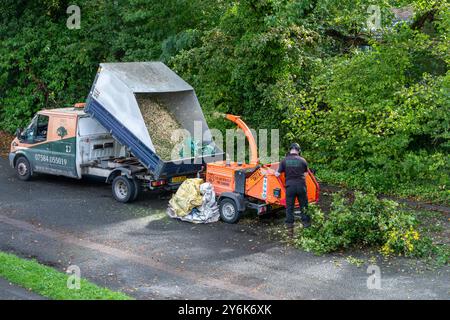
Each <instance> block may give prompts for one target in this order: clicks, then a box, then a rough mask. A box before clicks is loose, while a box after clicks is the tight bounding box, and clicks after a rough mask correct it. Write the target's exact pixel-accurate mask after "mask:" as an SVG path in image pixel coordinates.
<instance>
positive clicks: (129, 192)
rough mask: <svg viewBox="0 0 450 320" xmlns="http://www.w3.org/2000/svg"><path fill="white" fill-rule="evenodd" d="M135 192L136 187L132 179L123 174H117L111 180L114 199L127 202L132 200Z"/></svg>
mask: <svg viewBox="0 0 450 320" xmlns="http://www.w3.org/2000/svg"><path fill="white" fill-rule="evenodd" d="M135 193H136V187H135V185H134V182H133V180H131V179H128V178H127V177H124V176H117V177H115V178H114V180H113V182H112V194H113V197H114V199H116V200H117V201H119V202H122V203H127V202H130V201H133V200H134V199H133V198H134V196H135Z"/></svg>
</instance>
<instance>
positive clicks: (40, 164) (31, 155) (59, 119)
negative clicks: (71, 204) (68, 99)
mask: <svg viewBox="0 0 450 320" xmlns="http://www.w3.org/2000/svg"><path fill="white" fill-rule="evenodd" d="M82 114H83V111H82V110H78V109H76V108H64V109H53V110H42V111H40V112H38V113H37V114H36V115H35V116H34V118H33V119H32V120H31V122H30V124H29V125H28V126H27V127H26V128H25V129H24V130H20V129H18V131H17V133H16V138H15V139H14V140H13V141H12V143H11V152H10V154H9V161H10V164H11V166H12V167H14V168H16V170H17V174H18V177H19V179H21V180H28V179H29V178H30V177H31V176H32V175H33V173H34V172H43V173H49V174H54V175H62V176H68V177H73V178H80V177H81V176H80V173H79V172H78V171H79V170H77V165H76V150H77V145H76V144H77V140H76V133H77V132H76V131H77V123H78V118H79V116H81V115H82Z"/></svg>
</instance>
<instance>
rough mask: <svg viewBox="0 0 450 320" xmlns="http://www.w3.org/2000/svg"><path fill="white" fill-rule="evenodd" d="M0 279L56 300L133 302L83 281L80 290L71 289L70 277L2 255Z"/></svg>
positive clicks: (35, 263)
mask: <svg viewBox="0 0 450 320" xmlns="http://www.w3.org/2000/svg"><path fill="white" fill-rule="evenodd" d="M0 277H3V278H4V279H6V280H8V281H9V282H11V283H14V284H16V285H19V286H21V287H23V288H26V289H28V290H30V291H32V292H34V293H37V294H39V295H41V296H44V297H47V298H50V299H55V300H130V299H132V298H131V297H129V296H127V295H125V294H123V293H120V292H114V291H111V290H109V289H106V288H101V287H99V286H97V285H95V284H93V283H91V282H89V281H87V280H85V279H81V282H80V289H79V290H76V289H68V288H67V279H68V277H69V275H67V274H65V273H62V272H59V271H57V270H55V269H53V268H50V267H47V266H44V265H42V264H40V263H38V262H37V261H35V260H26V259H22V258H19V257H17V256H15V255H13V254H9V253H4V252H0Z"/></svg>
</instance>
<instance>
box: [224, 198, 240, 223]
mask: <svg viewBox="0 0 450 320" xmlns="http://www.w3.org/2000/svg"><path fill="white" fill-rule="evenodd" d="M219 212H220V218H221V219H222V221H223V222H226V223H236V222H238V221H239V219H240V218H241V212H240V211H239V210H238V208H237V206H236V202H235V201H234V200H233V199H230V198H223V199H222V200H220V203H219Z"/></svg>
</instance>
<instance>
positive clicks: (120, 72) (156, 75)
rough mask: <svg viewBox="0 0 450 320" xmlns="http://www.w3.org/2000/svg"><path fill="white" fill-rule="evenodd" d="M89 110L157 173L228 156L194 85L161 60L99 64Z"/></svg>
mask: <svg viewBox="0 0 450 320" xmlns="http://www.w3.org/2000/svg"><path fill="white" fill-rule="evenodd" d="M85 112H86V113H88V114H90V115H91V116H92V117H93V118H95V119H96V120H97V121H98V122H99V123H100V124H101V125H102V126H104V127H105V128H106V129H107V130H108V131H109V132H110V133H111V134H112V136H113V137H114V138H115V139H117V140H118V141H119V142H120V143H121V144H122V145H124V146H126V147H127V148H128V149H129V150H130V152H131V153H132V154H133V156H134V157H136V158H137V159H138V160H139V162H140V163H141V164H142V165H143V166H145V167H146V168H147V169H148V170H149V171H150V172H151V173H152V174H153V175H154V177H156V178H159V177H170V176H175V175H180V174H184V173H193V172H198V171H200V170H201V169H202V165H204V164H205V163H207V162H211V161H217V160H218V159H222V157H223V152H222V151H221V150H219V149H218V148H217V147H216V146H215V145H214V143H213V141H212V137H211V134H210V132H209V128H208V125H207V123H206V121H205V118H204V115H203V112H202V110H201V108H200V104H199V102H198V99H197V96H196V95H195V92H194V89H193V88H192V87H191V86H190V85H189V84H188V83H186V82H185V81H184V80H183V79H181V78H180V77H179V76H178V75H177V74H176V73H175V72H173V71H172V70H171V69H169V68H168V67H167V66H166V65H165V64H163V63H161V62H132V63H103V64H100V68H99V70H98V73H97V76H96V79H95V81H94V84H93V86H92V89H91V92H90V94H89V97H88V100H87V105H86V108H85ZM186 145H189V148H187V147H186Z"/></svg>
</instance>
